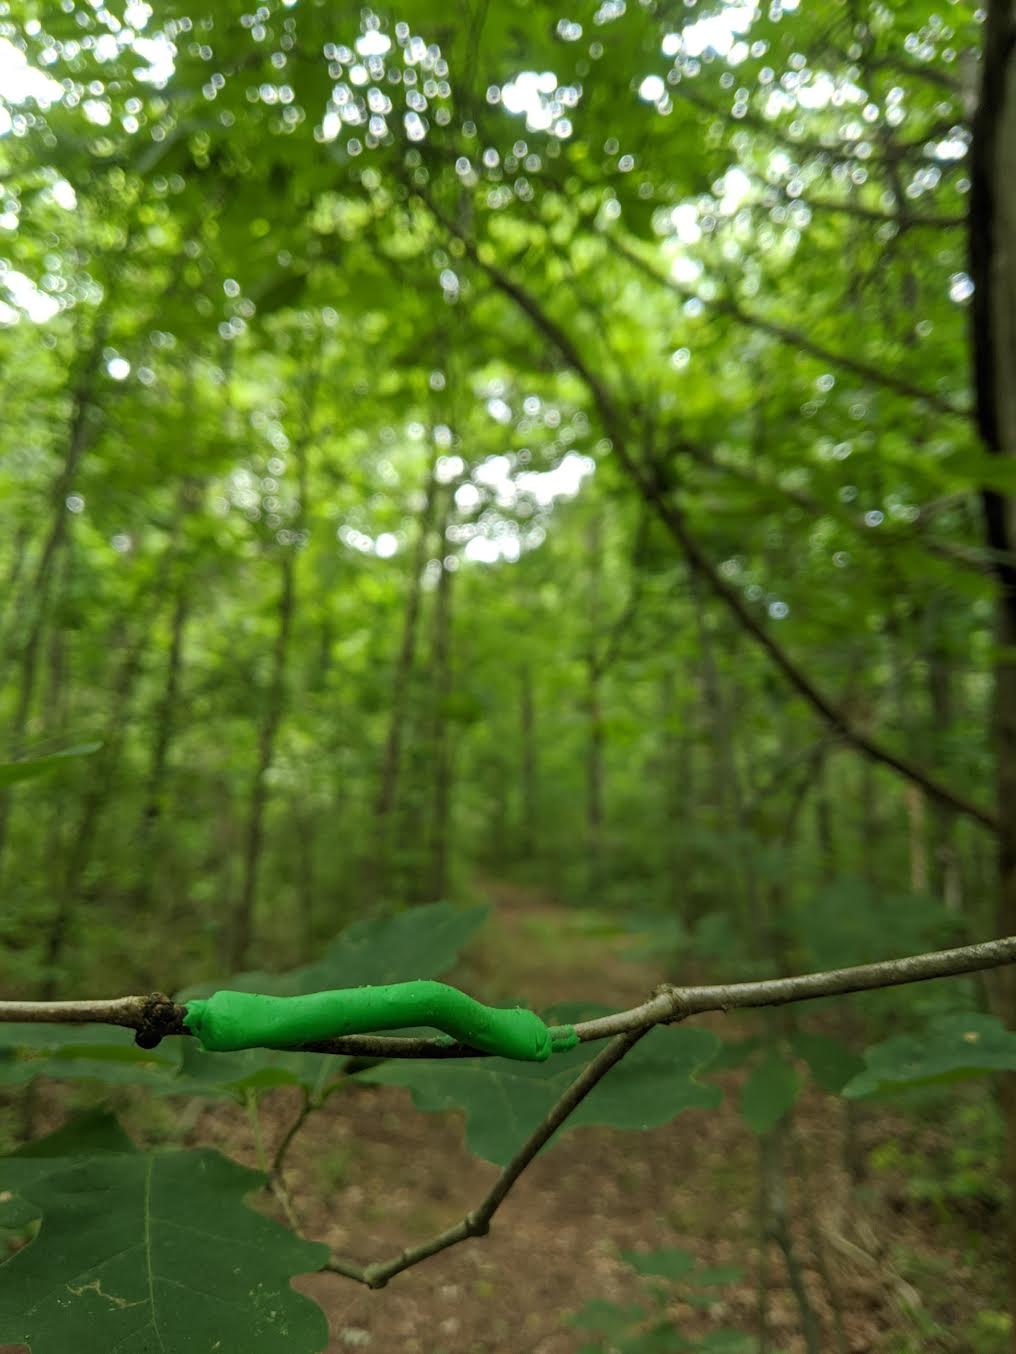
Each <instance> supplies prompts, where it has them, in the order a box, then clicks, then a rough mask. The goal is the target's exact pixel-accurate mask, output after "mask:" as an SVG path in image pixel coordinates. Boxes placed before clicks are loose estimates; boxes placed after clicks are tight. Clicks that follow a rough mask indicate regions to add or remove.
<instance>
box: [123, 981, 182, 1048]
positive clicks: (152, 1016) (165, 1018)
mask: <svg viewBox="0 0 1016 1354" xmlns="http://www.w3.org/2000/svg"><path fill="white" fill-rule="evenodd" d="M181 1028H182V1014H181V1008H180V1007H179V1006H178V1005H177V1004H176V1002H175V1001H173V1000H172V998H170V997H167V996H166V994H165V992H150V993H149V994H148V996H147V997H143V998H142V999H141V1006H140V1009H139V1012H138V1023H137V1028H136V1032H135V1035H134V1042H135V1043H136V1044H137V1046H138V1048H157V1047H158V1046H159V1044H160V1043H161V1042H162V1040H163V1039H164V1038H165V1037H166V1035H167V1034H179V1033H180V1031H181Z"/></svg>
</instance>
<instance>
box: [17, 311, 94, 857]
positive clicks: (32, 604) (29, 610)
mask: <svg viewBox="0 0 1016 1354" xmlns="http://www.w3.org/2000/svg"><path fill="white" fill-rule="evenodd" d="M101 351H102V332H101V330H100V331H99V332H97V333H96V335H95V336H94V337H93V340H92V345H91V348H90V349H89V352H88V354H87V356H86V358H85V360H84V361H83V363H82V365H81V370H80V371H79V373H78V377H77V380H76V381H75V383H74V390H73V393H72V396H71V417H70V424H69V428H68V434H67V446H66V450H65V452H64V459H63V464H62V465H61V467H60V470H59V471H58V472H57V475H56V477H55V479H54V480H53V485H52V488H51V490H50V501H51V516H50V525H49V531H48V532H47V533H46V539H45V541H44V542H43V546H42V552H41V554H40V556H39V561H38V563H37V565H36V567H35V572H34V573H33V575H32V579H31V582H30V583H29V584H27V585H26V590H25V593H24V594H23V597H22V599H21V602H20V604H19V612H21V615H20V616H18V617H16V618H15V623H14V626H15V634H17V629H18V626H19V623H20V622H21V621H24V622H25V624H26V625H27V629H26V630H25V634H24V637H23V639H21V640H20V653H19V664H18V699H17V704H16V705H15V708H14V715H13V717H12V719H11V723H10V726H9V729H8V749H9V750H8V755H13V756H18V755H20V753H21V752H22V745H23V743H24V739H25V733H26V731H27V729H28V720H29V716H30V715H31V711H32V702H33V698H34V696H35V685H36V679H37V676H38V666H39V650H40V646H41V643H42V636H43V631H44V629H45V625H46V619H47V616H48V610H49V608H48V602H49V592H50V585H51V582H52V578H53V567H54V565H55V563H56V560H57V557H58V555H59V553H60V550H61V548H62V546H63V544H64V541H65V540H66V539H67V531H68V527H69V524H70V517H71V513H70V510H69V509H68V507H67V496H68V494H69V492H70V490H71V488H72V486H73V484H74V476H75V475H76V474H77V471H78V466H79V465H80V464H81V458H82V456H83V455H84V452H85V449H86V447H87V445H88V440H89V436H90V432H91V413H92V382H93V379H94V376H95V371H96V368H97V367H98V363H99V357H100V355H101ZM19 638H20V637H19ZM10 809H11V792H10V791H6V792H4V793H0V879H2V877H3V857H4V851H5V847H6V845H7V829H8V825H9V822H10Z"/></svg>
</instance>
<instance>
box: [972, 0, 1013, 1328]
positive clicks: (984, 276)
mask: <svg viewBox="0 0 1016 1354" xmlns="http://www.w3.org/2000/svg"><path fill="white" fill-rule="evenodd" d="M1014 165H1016V3H1014V0H988V3H987V15H986V22H985V28H984V56H983V62H982V83H981V90H980V96H979V100H978V106H977V111H976V113H975V116H974V122H973V141H972V144H971V149H970V168H971V193H970V218H969V227H970V229H969V254H970V275H971V278H972V279H973V282H974V288H975V290H974V299H973V305H972V306H971V337H972V344H973V364H974V385H975V390H976V396H977V423H978V428H979V430H980V434H981V438H982V440H983V442H984V445H985V448H986V450H987V451H988V453H989V454H991V455H993V456H999V457H1007V458H1010V459H1011V460H1014V462H1016V380H1014V373H1016V174H1014V173H1013V166H1014ZM982 502H983V507H984V525H985V537H986V543H987V546H988V549H989V550H990V551H991V554H992V559H993V561H994V567H995V573H996V577H997V579H998V601H997V606H996V650H995V652H996V655H997V657H996V659H995V671H994V677H995V689H994V702H993V710H992V734H993V741H994V748H995V758H996V797H997V805H998V820H999V825H998V848H999V849H998V865H999V875H998V908H997V917H996V923H997V929H998V931H999V934H1001V935H1012V934H1013V933H1016V560H1014V558H1013V551H1014V549H1016V524H1014V517H1016V504H1014V502H1013V500H1012V499H1011V498H1007V497H1006V496H1004V495H1003V494H1002V493H1000V492H999V491H998V490H996V489H985V490H984V491H983V494H982ZM995 990H996V992H997V998H998V1003H999V1012H1000V1015H1001V1017H1002V1019H1003V1020H1004V1021H1005V1023H1006V1025H1008V1026H1009V1027H1010V1028H1016V972H1014V970H1013V969H1011V968H1007V969H1002V970H1000V972H999V974H998V976H997V980H996V985H995ZM1000 1091H1001V1101H1002V1108H1003V1113H1004V1115H1005V1122H1006V1134H1007V1155H1006V1176H1007V1182H1008V1185H1009V1192H1010V1204H1009V1217H1008V1241H1009V1244H1008V1257H1009V1311H1010V1314H1011V1317H1012V1333H1011V1348H1012V1349H1013V1350H1014V1351H1016V1073H1005V1074H1003V1076H1002V1078H1001V1087H1000Z"/></svg>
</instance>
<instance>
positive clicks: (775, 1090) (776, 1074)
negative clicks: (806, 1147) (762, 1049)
mask: <svg viewBox="0 0 1016 1354" xmlns="http://www.w3.org/2000/svg"><path fill="white" fill-rule="evenodd" d="M800 1089H801V1084H800V1079H799V1078H798V1075H797V1071H796V1069H795V1068H794V1066H793V1064H792V1063H789V1062H788V1061H787V1060H786V1059H785V1058H782V1057H780V1055H779V1054H778V1053H776V1052H775V1051H774V1052H770V1053H769V1054H768V1055H767V1057H766V1058H765V1059H764V1060H763V1061H762V1062H760V1063H759V1064H758V1065H757V1066H756V1067H754V1068H753V1069H752V1071H751V1073H750V1075H749V1077H748V1079H747V1081H746V1082H745V1083H744V1085H743V1086H742V1087H741V1117H742V1119H744V1121H745V1123H746V1124H747V1125H748V1127H749V1128H750V1129H751V1131H752V1132H753V1133H758V1134H763V1133H768V1132H769V1131H770V1129H773V1128H775V1127H776V1125H777V1124H778V1123H779V1122H780V1120H781V1119H782V1118H783V1116H784V1115H785V1114H787V1113H788V1112H789V1111H790V1110H791V1109H793V1106H794V1102H795V1101H796V1100H797V1096H798V1093H799V1092H800Z"/></svg>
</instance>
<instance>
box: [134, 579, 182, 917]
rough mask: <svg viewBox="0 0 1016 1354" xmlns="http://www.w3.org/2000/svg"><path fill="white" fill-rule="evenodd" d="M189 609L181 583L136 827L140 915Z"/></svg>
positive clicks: (147, 896) (148, 892)
mask: <svg viewBox="0 0 1016 1354" xmlns="http://www.w3.org/2000/svg"><path fill="white" fill-rule="evenodd" d="M189 607H190V599H189V596H188V592H187V585H186V584H185V583H180V584H179V585H178V586H177V589H176V598H175V601H174V604H173V618H172V621H171V622H170V636H169V653H168V655H167V657H166V670H165V677H164V682H163V688H162V695H161V697H160V699H159V704H158V708H157V709H156V711H155V736H154V738H153V740H152V750H151V754H150V760H149V768H148V782H147V785H146V787H145V795H144V804H143V807H142V810H141V821H140V823H139V825H138V838H137V840H138V861H139V869H140V873H139V877H138V885H137V888H136V890H135V893H134V906H135V910H136V911H137V912H138V913H139V914H144V913H146V912H147V911H148V908H149V905H150V903H151V899H152V889H153V885H154V883H155V877H156V874H157V871H158V865H159V860H160V853H159V851H158V841H159V828H160V825H161V821H162V813H163V807H164V799H165V782H166V769H167V767H168V765H169V749H170V747H171V745H172V742H173V737H174V735H175V733H176V716H177V707H178V705H179V701H180V673H181V670H182V668H183V641H184V632H185V629H186V626H187V615H188V611H189Z"/></svg>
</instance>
